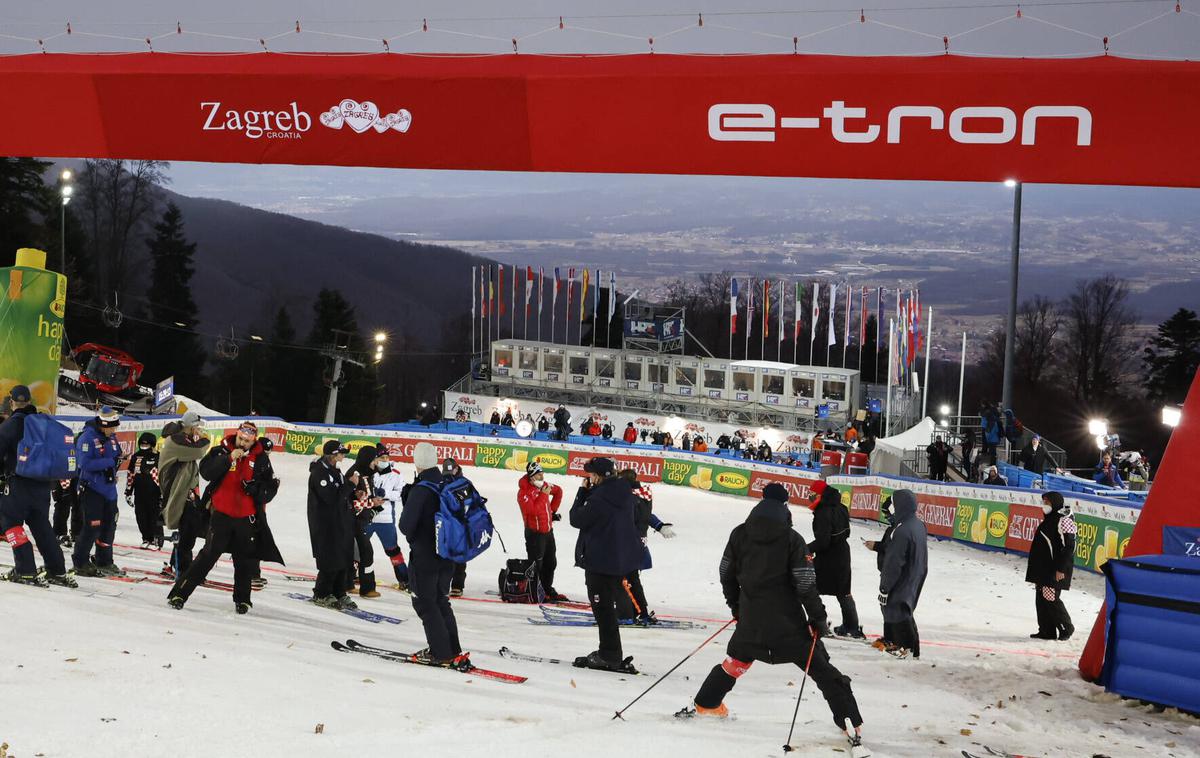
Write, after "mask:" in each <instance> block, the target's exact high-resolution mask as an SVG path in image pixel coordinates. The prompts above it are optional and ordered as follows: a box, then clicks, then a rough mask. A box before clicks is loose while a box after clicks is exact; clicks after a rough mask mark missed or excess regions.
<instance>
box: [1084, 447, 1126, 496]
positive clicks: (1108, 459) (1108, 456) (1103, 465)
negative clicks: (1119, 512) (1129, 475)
mask: <svg viewBox="0 0 1200 758" xmlns="http://www.w3.org/2000/svg"><path fill="white" fill-rule="evenodd" d="M1092 479H1093V480H1095V482H1096V484H1102V485H1104V486H1105V487H1120V488H1121V489H1123V490H1124V489H1129V488H1128V487H1127V486H1126V484H1125V482H1124V481H1123V480H1122V479H1121V472H1120V471H1118V470H1117V464H1115V463H1113V457H1112V453H1110V452H1108V451H1107V450H1105V451H1104V455H1103V457H1101V458H1100V463H1099V464H1098V465H1097V466H1096V473H1095V474H1094V475H1093V476H1092Z"/></svg>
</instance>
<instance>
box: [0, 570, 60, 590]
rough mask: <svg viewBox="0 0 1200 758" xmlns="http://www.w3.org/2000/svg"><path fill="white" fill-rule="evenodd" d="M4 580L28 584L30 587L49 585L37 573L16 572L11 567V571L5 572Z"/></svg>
mask: <svg viewBox="0 0 1200 758" xmlns="http://www.w3.org/2000/svg"><path fill="white" fill-rule="evenodd" d="M4 581H6V582H12V583H13V584H28V585H29V586H30V587H49V586H50V585H49V584H47V583H46V580H45V579H43V578H42V577H41V576H40V575H38V574H18V573H17V570H16V569H13V570H12V571H9V572H8V573H7V574H5V575H4Z"/></svg>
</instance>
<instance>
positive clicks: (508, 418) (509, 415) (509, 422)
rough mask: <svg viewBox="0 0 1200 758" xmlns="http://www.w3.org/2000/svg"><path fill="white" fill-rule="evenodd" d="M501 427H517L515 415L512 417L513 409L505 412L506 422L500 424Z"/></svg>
mask: <svg viewBox="0 0 1200 758" xmlns="http://www.w3.org/2000/svg"><path fill="white" fill-rule="evenodd" d="M500 425H501V426H516V425H517V422H516V420H515V419H514V418H513V415H512V408H509V409H508V410H506V411H504V420H503V421H501V422H500Z"/></svg>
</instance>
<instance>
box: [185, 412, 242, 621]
mask: <svg viewBox="0 0 1200 758" xmlns="http://www.w3.org/2000/svg"><path fill="white" fill-rule="evenodd" d="M259 456H265V452H264V451H263V446H262V444H261V443H260V442H259V440H258V428H257V427H256V426H255V425H254V423H253V422H250V421H243V422H242V424H241V426H239V427H238V430H237V433H236V434H231V435H229V436H228V437H226V438H225V439H224V440H222V441H221V444H220V445H218V446H217V447H214V448H213V449H212V450H210V451H209V452H208V454H207V455H205V456H204V460H202V461H200V475H201V476H203V477H204V478H205V479H207V480H208V482H209V484H208V488H207V489H206V490H205V493H204V494H205V499H209V498H211V501H210V502H211V506H212V522H211V525H210V526H209V532H208V539H207V540H206V541H205V543H204V549H203V550H201V551H200V554H199V555H197V556H196V559H195V560H194V561H192V564H191V565H190V566H188V570H187V572H186V573H185V574H184V575H183V576H182V577H181V578H180V579H178V580H177V581H176V583H175V586H173V587H172V588H171V593H170V595H169V596H168V597H167V603H168V604H169V605H170V606H171V607H172V608H174V609H176V610H182V608H183V605H184V603H186V602H187V600H188V598H189V597H191V594H192V593H193V592H194V591H195V590H196V587H198V586H200V585H201V584H203V583H204V580H205V579H206V578H207V577H208V572H210V571H212V569H213V566H215V565H216V564H217V559H218V558H220V557H221V555H222V554H223V553H232V554H233V603H234V606H235V608H236V610H237V612H238V613H245V612H246V611H248V610H250V608H251V607H253V606H252V604H251V602H250V580H251V579H252V578H253V577H254V569H255V558H254V556H255V553H256V544H255V539H256V537H257V528H256V526H255V518H254V514H255V504H254V498H253V497H252V496H251V494H250V493H249V492H248V491H247V486H248V485H249V484H250V483H251V482H252V481H253V479H254V463H255V461H256V460H257V459H258V457H259Z"/></svg>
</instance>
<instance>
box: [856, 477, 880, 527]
mask: <svg viewBox="0 0 1200 758" xmlns="http://www.w3.org/2000/svg"><path fill="white" fill-rule="evenodd" d="M881 500H882V497H881V492H880V488H879V487H876V486H874V485H867V486H865V487H853V488H851V490H850V515H851V516H852V517H854V518H866V519H871V520H872V521H878V520H879V504H880V502H881Z"/></svg>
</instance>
